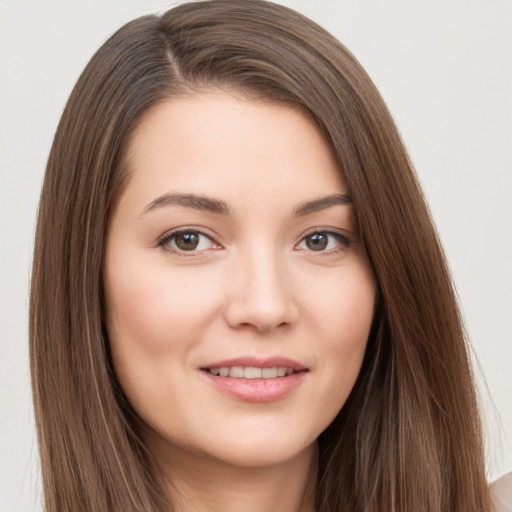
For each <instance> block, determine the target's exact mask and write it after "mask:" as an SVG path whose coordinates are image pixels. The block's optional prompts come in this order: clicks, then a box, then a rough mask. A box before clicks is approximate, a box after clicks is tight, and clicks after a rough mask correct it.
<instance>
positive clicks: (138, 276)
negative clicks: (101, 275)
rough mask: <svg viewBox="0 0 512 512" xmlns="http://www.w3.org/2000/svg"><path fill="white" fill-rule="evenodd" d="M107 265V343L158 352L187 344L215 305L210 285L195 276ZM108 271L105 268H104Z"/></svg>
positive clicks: (198, 332)
mask: <svg viewBox="0 0 512 512" xmlns="http://www.w3.org/2000/svg"><path fill="white" fill-rule="evenodd" d="M150 268H151V270H150V271H148V268H146V266H143V265H141V266H139V265H127V264H126V265H119V266H116V267H115V268H113V269H109V268H108V266H107V272H106V283H105V288H106V303H107V326H108V331H109V335H110V338H111V343H114V344H123V345H126V344H128V343H130V342H131V343H132V344H134V345H137V346H138V347H139V348H140V349H142V350H147V351H153V352H155V353H160V355H164V354H165V353H166V352H168V351H169V350H170V349H171V350H178V349H179V347H180V345H183V344H187V345H191V344H192V345H193V344H194V342H195V341H196V340H197V338H198V336H199V335H200V332H201V326H202V325H204V323H205V322H207V321H208V319H209V318H211V316H212V311H214V310H215V308H216V304H215V295H214V294H212V293H211V292H208V290H205V282H206V286H210V287H211V286H213V283H212V282H211V280H210V281H208V280H206V281H205V280H203V279H202V278H201V276H200V275H197V273H196V274H192V273H183V272H181V273H180V272H171V271H169V269H168V268H167V267H166V266H165V265H162V266H160V267H159V266H158V265H156V266H155V265H154V264H153V265H151V266H150ZM109 270H110V271H109Z"/></svg>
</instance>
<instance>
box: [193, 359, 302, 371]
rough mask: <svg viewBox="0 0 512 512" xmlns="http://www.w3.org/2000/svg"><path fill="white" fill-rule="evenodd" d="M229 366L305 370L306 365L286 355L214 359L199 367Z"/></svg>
mask: <svg viewBox="0 0 512 512" xmlns="http://www.w3.org/2000/svg"><path fill="white" fill-rule="evenodd" d="M226 366H227V367H230V366H254V367H255V368H273V367H274V366H281V367H285V368H293V369H294V370H295V371H297V372H298V371H302V370H307V367H306V366H304V365H303V364H301V363H299V362H298V361H294V360H293V359H289V358H287V357H265V358H260V357H238V358H235V359H225V360H224V361H216V362H214V363H210V364H208V365H205V366H203V367H202V368H201V369H203V370H204V369H207V368H223V367H226Z"/></svg>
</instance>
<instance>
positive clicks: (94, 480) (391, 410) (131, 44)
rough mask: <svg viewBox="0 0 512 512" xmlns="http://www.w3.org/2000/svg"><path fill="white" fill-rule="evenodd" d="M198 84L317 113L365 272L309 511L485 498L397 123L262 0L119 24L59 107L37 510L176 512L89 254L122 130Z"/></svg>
mask: <svg viewBox="0 0 512 512" xmlns="http://www.w3.org/2000/svg"><path fill="white" fill-rule="evenodd" d="M209 87H229V88H234V89H236V90H238V91H241V92H243V93H246V94H250V95H255V96H257V97H259V98H263V99H265V100H268V101H273V102H279V103H286V104H290V105H293V106H295V107H296V108H299V109H301V111H302V112H304V114H305V115H307V116H309V117H310V118H312V119H313V120H314V121H315V123H316V124H317V126H318V128H319V129H320V130H321V132H322V133H323V135H324V136H325V139H326V141H327V142H328V143H329V145H330V146H331V148H332V151H333V153H334V155H335V157H336V159H337V161H338V162H339V166H340V169H341V170H342V172H343V174H344V177H345V179H346V182H347V185H348V188H349V192H350V194H351V196H352V200H353V205H354V210H355V212H356V215H357V219H358V223H359V228H360V233H361V238H362V240H363V242H364V244H365V248H366V252H367V254H368V258H369V261H370V264H371V266H372V269H373V272H374V274H375V277H376V280H377V283H378V305H377V308H376V313H375V318H374V323H373V327H372V332H371V335H370V339H369V342H368V348H367V352H366V355H365V360H364V362H363V367H362V369H361V373H360V375H359V378H358V380H357V382H356V385H355V387H354V389H353V391H352V393H351V396H350V397H349V399H348V401H347V403H346V404H345V405H344V407H343V408H342V410H341V411H340V413H339V415H338V417H337V418H336V419H335V421H334V422H333V423H332V424H331V425H330V426H329V427H328V428H327V430H326V431H325V432H323V433H322V434H321V436H320V438H319V447H320V463H319V475H318V485H317V509H318V511H319V512H334V511H336V512H339V511H342V510H347V511H375V512H377V511H379V512H384V511H386V512H387V511H389V512H391V511H395V512H399V511H401V512H405V511H407V512H411V511H419V510H421V511H431V512H434V511H436V512H441V511H443V512H444V511H451V512H457V511H459V512H462V511H464V512H469V511H477V510H478V511H484V512H485V511H488V510H489V509H490V506H489V501H488V493H487V485H486V479H485V468H484V458H483V448H482V433H481V426H480V419H479V415H478V411H477V403H476V398H475V391H474V384H473V378H472V375H471V370H470V363H469V359H468V353H467V348H466V343H465V339H464V333H463V329H462V324H461V319H460V315H459V312H458V309H457V304H456V300H455V296H454V292H453V288H452V284H451V280H450V276H449V273H448V270H447V266H446V263H445V258H444V256H443V252H442V250H441V248H440V245H439V242H438V239H437V236H436V232H435V229H434V227H433V225H432V222H431V220H430V216H429V212H428V209H427V207H426V205H425V201H424V198H423V195H422V193H421V191H420V188H419V186H418V183H417V180H416V178H415V175H414V173H413V170H412V168H411V164H410V162H409V159H408V157H407V154H406V152H405V150H404V147H403V144H402V142H401V140H400V137H399V135H398V132H397V129H396V127H395V125H394V123H393V120H392V119H391V116H390V115H389V113H388V111H387V109H386V107H385V105H384V103H383V101H382V99H381V97H380V95H379V94H378V92H377V90H376V89H375V87H374V85H373V84H372V82H371V80H370V79H369V77H368V76H367V74H366V73H365V71H364V70H363V69H362V67H361V66H360V65H359V63H358V62H357V61H356V60H355V59H354V57H353V56H352V55H351V54H350V53H349V52H348V51H347V49H346V48H344V46H343V45H342V44H341V43H339V42H338V41H337V40H336V39H335V38H333V37H332V36H331V35H330V34H328V33H327V32H326V31H324V30H323V29H322V28H320V27H318V26H317V25H315V24H314V23H313V22H311V21H310V20H308V19H306V18H304V17H303V16H301V15H300V14H298V13H296V12H294V11H292V10H290V9H288V8H285V7H282V6H278V5H274V4H271V3H267V2H264V1H260V0H245V1H244V0H213V1H211V2H198V3H191V4H186V5H181V6H178V7H176V8H174V9H172V10H170V11H168V12H167V13H165V14H164V15H162V16H145V17H142V18H139V19H137V20H135V21H132V22H130V23H128V24H127V25H125V26H124V27H122V28H121V29H120V30H119V31H118V32H116V33H115V34H114V35H113V36H112V37H111V38H110V39H109V40H108V41H107V42H106V43H105V44H104V45H103V46H102V47H101V48H100V49H99V50H98V52H97V53H96V54H95V55H94V57H93V58H92V59H91V61H90V62H89V64H88V65H87V67H86V69H85V70H84V72H83V74H82V75H81V77H80V79H79V80H78V82H77V84H76V86H75V88H74V90H73V92H72V94H71V96H70V98H69V101H68V103H67V105H66V108H65V110H64V113H63V115H62V118H61V121H60V124H59V127H58V129H57V133H56V135H55V140H54V143H53V146H52V150H51V153H50V156H49V160H48V166H47V170H46V175H45V180H44V186H43V191H42V196H41V202H40V206H39V216H38V222H37V234H36V244H35V254H34V265H33V277H32V290H31V304H30V357H31V373H32V385H33V394H34V405H35V413H36V421H37V430H38V439H39V447H40V455H41V465H42V474H43V486H44V496H45V504H46V509H47V510H48V511H49V512H57V511H59V512H60V511H64V510H66V511H68V510H69V511H73V512H75V511H87V512H106V511H123V512H125V511H144V512H150V511H157V510H164V509H166V510H172V506H171V505H170V504H169V503H168V502H167V500H166V497H165V492H164V491H163V487H162V483H161V482H160V481H159V477H158V474H157V472H156V471H154V468H155V463H154V461H153V460H152V457H151V454H150V453H149V452H148V450H147V449H146V447H145V445H144V443H143V441H142V439H141V436H140V435H139V432H138V429H137V421H136V415H135V413H134V411H133V410H132V408H131V406H130V404H129V403H128V402H127V400H126V398H125V397H124V395H123V393H122V390H121V389H120V386H119V384H118V382H117V379H116V376H115V374H114V372H113V368H112V363H111V359H110V354H109V344H108V333H107V332H106V330H105V328H104V323H103V318H102V316H103V290H102V262H103V253H104V247H105V239H106V236H107V227H108V220H109V212H110V211H111V209H112V207H113V204H114V200H115V198H116V197H117V195H118V194H119V192H120V190H122V186H123V184H124V183H125V181H126V178H127V176H128V175H129V173H128V171H127V169H126V165H125V162H124V160H123V157H124V146H125V145H126V140H127V137H128V134H129V132H130V130H132V129H133V127H134V125H135V124H136V123H137V121H138V120H139V119H140V117H141V116H142V114H143V113H144V112H146V111H147V110H148V109H149V108H150V107H151V106H153V105H155V104H157V103H158V102H160V101H162V100H164V99H166V98H169V97H171V96H173V95H177V94H183V93H187V92H188V93H190V92H191V91H192V93H193V91H194V90H197V89H202V88H209Z"/></svg>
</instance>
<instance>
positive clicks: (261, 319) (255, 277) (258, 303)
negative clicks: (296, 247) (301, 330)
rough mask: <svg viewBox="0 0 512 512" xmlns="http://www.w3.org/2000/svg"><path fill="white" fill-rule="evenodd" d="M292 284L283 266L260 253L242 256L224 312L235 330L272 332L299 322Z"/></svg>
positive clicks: (236, 266) (234, 273) (272, 256)
mask: <svg viewBox="0 0 512 512" xmlns="http://www.w3.org/2000/svg"><path fill="white" fill-rule="evenodd" d="M292 284H293V283H291V282H290V278H289V272H287V269H286V265H285V264H284V262H282V261H279V258H278V257H277V256H276V255H273V254H268V253H265V254H263V253H262V252H261V251H258V253H257V254H256V253H253V254H252V255H250V256H247V255H246V256H242V255H241V256H240V258H239V261H238V262H237V264H236V265H235V268H233V269H232V274H231V277H230V283H229V285H228V290H229V293H228V301H227V304H226V309H225V317H226V321H227V323H228V324H229V325H230V326H231V327H233V328H237V329H240V328H244V327H247V328H250V327H252V328H254V329H256V330H257V331H259V332H262V333H264V332H271V331H273V330H275V329H276V328H278V327H284V326H290V325H292V324H294V323H295V322H296V321H297V319H298V311H297V308H296V304H295V301H294V297H293V292H292Z"/></svg>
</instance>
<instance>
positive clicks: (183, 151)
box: [126, 90, 346, 202]
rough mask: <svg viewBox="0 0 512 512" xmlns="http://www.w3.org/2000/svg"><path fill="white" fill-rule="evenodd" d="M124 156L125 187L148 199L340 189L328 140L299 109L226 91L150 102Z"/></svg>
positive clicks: (308, 194)
mask: <svg viewBox="0 0 512 512" xmlns="http://www.w3.org/2000/svg"><path fill="white" fill-rule="evenodd" d="M126 160H127V164H128V169H129V173H130V180H129V185H128V187H127V188H128V189H130V187H131V189H132V192H133V191H135V192H136V193H137V196H138V197H139V198H141V200H147V201H149V200H151V198H152V197H153V198H154V196H158V195H161V194H162V193H168V192H169V193H170V192H194V193H198V194H205V195H210V196H211V195H213V196H215V197H219V198H222V199H225V200H227V201H230V202H231V201H232V200H234V201H240V200H247V199H248V198H249V197H253V196H255V195H258V194H259V195H260V196H261V197H260V200H261V201H263V202H265V200H266V198H267V196H272V197H273V199H274V200H275V199H276V191H278V192H279V194H280V201H281V202H283V201H284V200H285V198H286V197H287V196H288V195H292V194H293V195H294V196H296V197H295V198H296V199H298V198H299V197H301V196H303V198H304V199H307V198H310V197H311V196H314V195H317V196H319V195H325V194H327V193H331V194H332V193H344V192H345V191H346V190H345V188H346V187H345V184H344V180H343V177H342V174H341V172H340V170H339V167H338V164H337V162H336V160H335V158H334V156H333V154H332V151H331V150H330V147H329V146H328V144H327V143H326V142H325V140H324V138H323V136H322V134H321V133H320V131H319V130H318V128H317V127H316V126H315V125H314V123H313V122H312V121H311V120H310V119H308V118H307V117H306V116H305V115H304V114H303V113H301V112H300V111H299V110H298V109H296V108H293V107H291V106H288V105H281V104H275V103H269V102H264V101H261V100H256V99H253V98H248V97H247V96H243V95H241V94H236V93H228V92H225V91H217V90H212V91H208V92H202V93H196V94H191V95H186V96H179V97H175V98H172V99H169V100H166V101H164V102H162V103H160V104H158V105H156V106H155V107H153V108H152V109H151V110H149V111H148V112H147V113H146V114H145V115H144V116H143V118H142V119H141V121H140V122H139V123H138V125H137V126H136V127H135V129H134V130H133V132H132V134H131V136H130V139H129V141H128V145H127V153H126ZM127 192H128V193H129V192H130V191H129V190H127ZM285 192H286V194H284V193H285Z"/></svg>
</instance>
